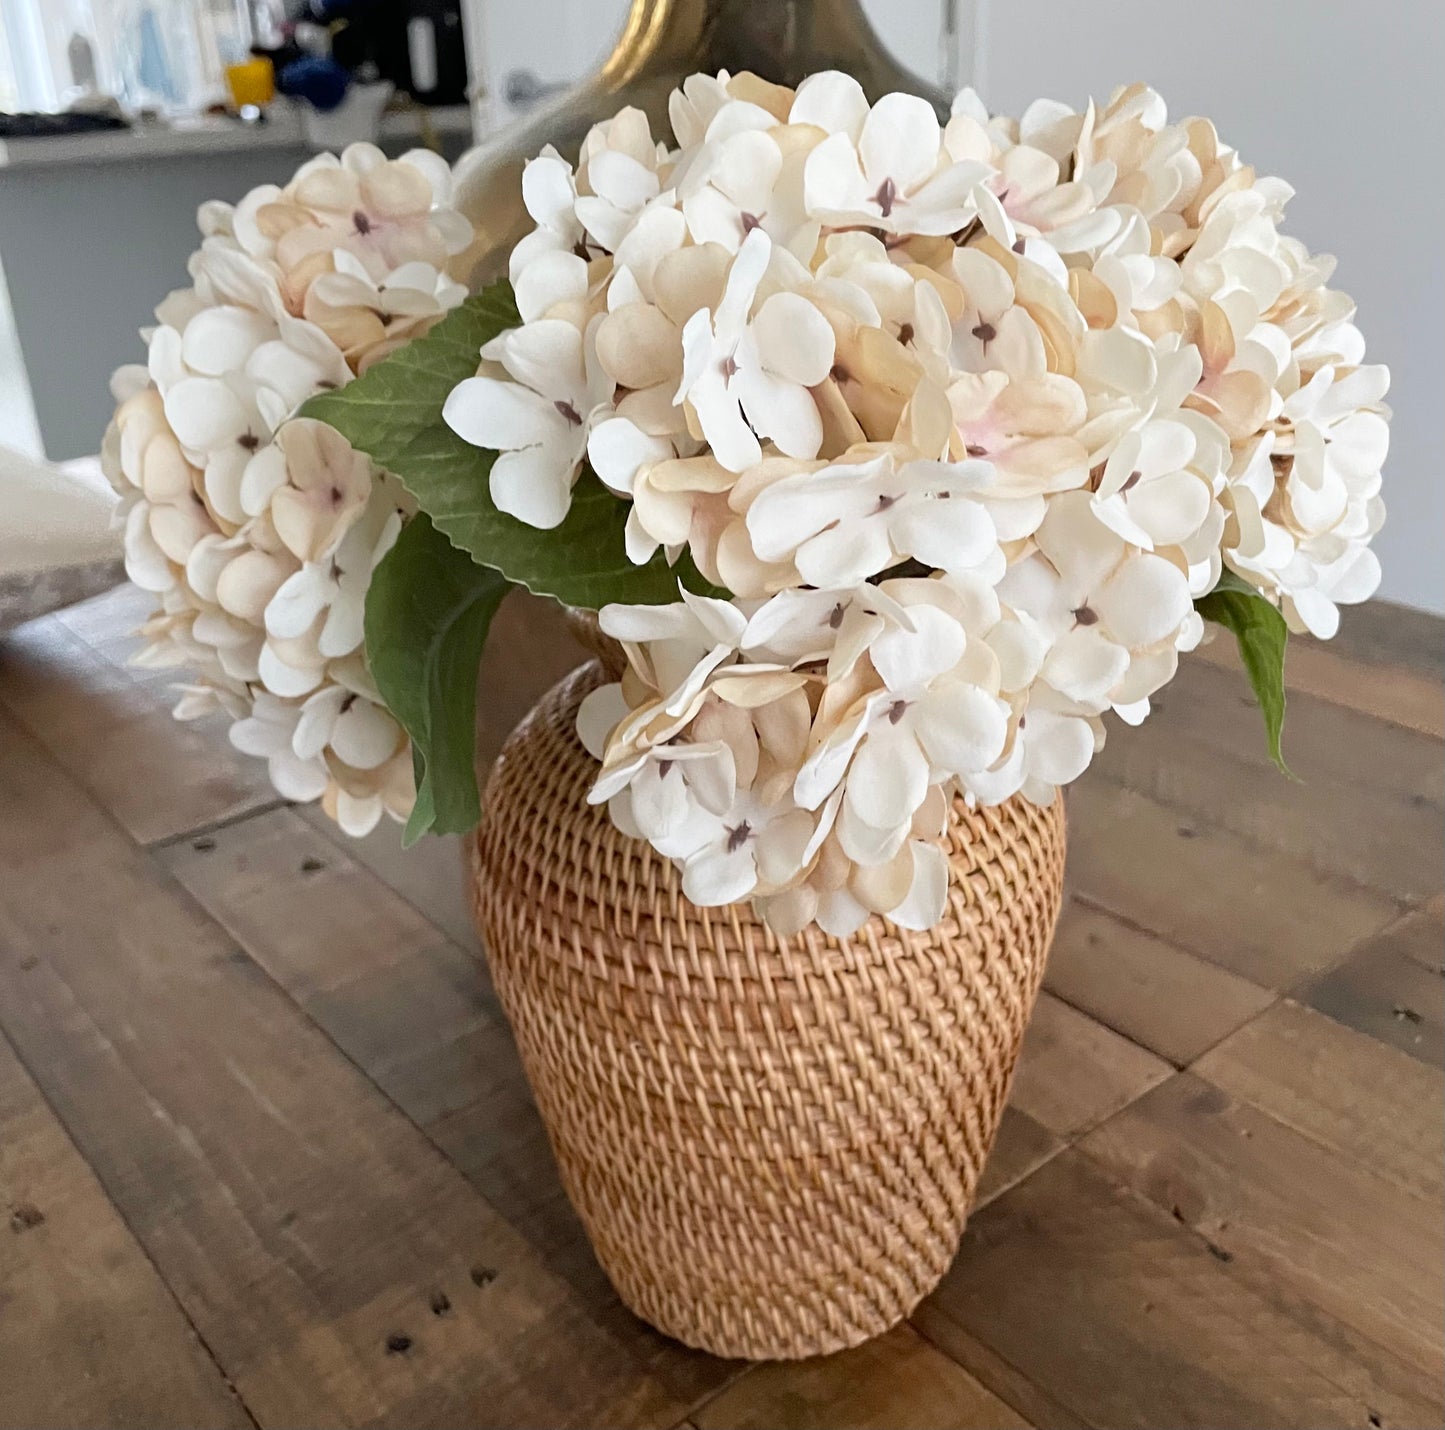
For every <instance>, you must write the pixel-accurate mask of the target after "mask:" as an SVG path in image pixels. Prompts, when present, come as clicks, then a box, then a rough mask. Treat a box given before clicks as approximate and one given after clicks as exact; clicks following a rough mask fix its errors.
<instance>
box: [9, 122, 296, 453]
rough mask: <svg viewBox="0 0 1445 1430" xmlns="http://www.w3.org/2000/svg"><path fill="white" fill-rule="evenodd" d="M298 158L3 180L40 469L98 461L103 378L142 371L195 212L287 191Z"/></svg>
mask: <svg viewBox="0 0 1445 1430" xmlns="http://www.w3.org/2000/svg"><path fill="white" fill-rule="evenodd" d="M306 156H307V151H306V150H302V149H297V150H295V151H294V152H293V151H291V150H289V149H268V150H264V151H262V152H260V153H256V154H245V153H225V154H218V155H214V156H208V157H201V156H196V157H190V156H186V157H180V156H177V157H173V158H167V159H153V160H135V161H117V162H113V163H108V164H84V163H71V164H54V165H50V164H47V165H36V166H34V167H23V168H22V167H19V166H17V167H15V168H11V169H0V255H3V256H4V260H5V277H6V281H7V283H8V285H9V289H10V305H11V308H12V309H13V311H14V314H15V328H16V331H17V333H18V334H19V338H20V351H21V354H22V355H23V357H24V360H25V368H26V371H27V373H28V374H29V378H30V391H31V395H32V397H33V398H34V402H35V415H36V417H37V419H38V420H39V423H40V433H41V437H42V439H43V441H44V445H45V454H46V456H47V457H49V458H50V459H51V460H52V461H66V460H68V459H69V458H71V457H83V456H86V455H87V454H89V453H92V452H97V451H99V450H100V439H101V436H102V434H103V433H104V431H105V425H106V423H107V422H108V421H109V420H110V413H111V408H112V407H113V405H114V404H113V403H112V401H111V398H110V393H109V388H108V385H107V384H108V383H109V379H110V374H111V373H112V372H113V371H114V369H115V368H117V367H118V366H120V364H121V363H126V362H143V361H144V360H145V349H144V347H143V346H142V345H141V341H140V338H139V337H138V336H137V335H136V329H138V328H140V327H143V326H145V325H146V324H149V323H152V322H154V317H153V310H154V308H155V305H156V304H157V303H158V302H159V301H160V300H161V299H162V298H164V297H165V295H166V294H167V293H168V292H170V290H171V289H172V288H180V287H183V286H184V285H185V284H186V282H187V278H186V259H187V257H188V256H189V255H190V253H191V252H192V250H193V249H195V248H196V246H197V244H198V243H199V241H200V239H199V235H198V234H197V232H196V220H195V214H196V209H197V208H198V207H199V205H200V204H201V203H202V202H203V201H204V200H206V199H230V200H235V199H239V198H240V197H241V196H242V195H243V194H244V193H245V192H246V191H247V190H248V189H250V188H253V187H254V186H255V185H257V184H264V183H269V182H274V181H275V180H276V179H277V178H278V177H280V178H282V179H284V177H285V176H286V175H287V174H288V173H290V172H291V171H292V170H293V169H295V168H296V167H297V166H298V165H300V164H301V163H303V162H304V161H305V159H306ZM4 441H5V434H3V433H0V442H4Z"/></svg>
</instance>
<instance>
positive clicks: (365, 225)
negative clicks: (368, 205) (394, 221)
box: [351, 209, 371, 238]
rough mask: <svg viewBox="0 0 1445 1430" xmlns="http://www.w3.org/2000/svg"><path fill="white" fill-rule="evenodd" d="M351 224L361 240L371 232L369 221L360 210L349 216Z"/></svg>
mask: <svg viewBox="0 0 1445 1430" xmlns="http://www.w3.org/2000/svg"><path fill="white" fill-rule="evenodd" d="M351 222H352V225H353V226H354V227H355V229H356V231H357V233H359V234H360V235H361V236H362V237H363V238H365V237H366V235H367V234H369V233H370V232H371V220H370V219H369V218H367V216H366V215H365V214H364V213H362V211H361V210H360V209H357V211H356V212H355V213H354V214H352V215H351Z"/></svg>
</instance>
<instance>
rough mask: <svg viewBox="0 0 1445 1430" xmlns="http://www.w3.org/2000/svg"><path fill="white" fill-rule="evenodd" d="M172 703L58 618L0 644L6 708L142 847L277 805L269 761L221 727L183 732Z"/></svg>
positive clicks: (199, 725)
mask: <svg viewBox="0 0 1445 1430" xmlns="http://www.w3.org/2000/svg"><path fill="white" fill-rule="evenodd" d="M173 703H174V701H173V699H172V698H171V696H170V695H169V693H168V692H167V691H166V690H165V689H163V688H161V687H160V686H159V685H156V684H155V683H153V682H144V683H138V682H137V681H135V680H134V679H132V677H131V675H130V674H129V673H127V672H126V671H124V670H121V669H119V668H118V667H117V665H116V664H114V663H113V662H111V661H108V660H106V659H104V658H103V657H102V656H100V655H97V654H96V653H95V651H93V650H92V649H91V648H90V647H89V646H87V645H86V644H85V643H84V642H83V641H81V640H80V639H79V638H78V637H76V636H73V635H71V634H70V632H69V631H68V630H66V628H65V627H64V626H63V625H61V624H60V622H59V621H58V620H57V619H56V618H54V617H49V618H47V619H45V620H42V621H34V622H32V623H31V624H29V625H27V626H25V627H24V628H23V629H21V630H18V631H13V632H10V633H9V634H7V636H6V638H5V640H4V641H3V642H0V706H3V707H5V708H8V709H9V711H10V712H11V714H12V715H14V717H15V718H16V720H17V721H18V722H19V723H20V724H21V725H23V726H24V727H25V729H27V730H28V731H29V732H30V733H31V734H32V735H34V736H35V737H37V738H38V739H39V740H40V742H41V743H42V744H43V745H44V746H45V748H46V749H47V750H48V751H49V752H50V754H51V755H53V756H54V757H55V759H56V760H57V761H58V763H59V764H60V765H61V766H62V767H63V768H64V769H65V770H66V771H67V772H68V773H69V774H70V775H72V776H73V777H74V778H75V779H76V780H78V781H79V782H80V784H81V785H83V786H84V787H85V789H86V790H88V791H89V792H90V794H91V795H92V796H93V797H94V798H95V799H96V801H97V802H98V803H99V804H100V805H101V806H102V807H103V808H104V809H105V810H106V811H107V812H108V813H109V814H111V815H112V817H114V818H115V819H116V820H117V821H118V822H119V823H120V824H121V826H122V827H123V828H124V829H125V830H126V831H127V832H128V833H129V834H130V835H131V837H132V838H133V839H135V840H137V841H138V842H139V843H142V844H151V843H155V842H158V841H160V840H164V839H170V838H173V837H175V836H176V835H178V834H183V833H185V832H186V831H187V830H191V829H196V828H198V827H200V826H203V825H208V824H212V823H216V822H219V821H222V820H227V819H234V818H235V817H237V816H238V815H241V814H245V813H247V812H248V811H251V810H255V809H261V808H265V807H267V806H269V805H274V804H276V803H278V802H279V798H278V796H277V794H276V792H275V790H273V789H272V788H271V782H270V780H269V779H268V777H267V774H266V766H265V763H264V761H260V760H254V759H251V758H250V757H248V756H246V755H242V754H241V753H240V752H239V751H237V750H235V749H233V748H232V747H231V745H230V743H229V741H228V740H227V739H226V737H225V733H224V732H225V728H226V721H225V719H224V718H223V717H219V716H217V717H214V718H207V719H203V720H198V721H193V722H184V723H183V722H180V721H177V720H175V719H173V718H172V716H171V706H172V704H173Z"/></svg>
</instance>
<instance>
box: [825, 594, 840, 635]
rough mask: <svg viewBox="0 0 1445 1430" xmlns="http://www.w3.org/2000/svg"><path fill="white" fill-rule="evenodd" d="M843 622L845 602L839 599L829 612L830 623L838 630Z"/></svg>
mask: <svg viewBox="0 0 1445 1430" xmlns="http://www.w3.org/2000/svg"><path fill="white" fill-rule="evenodd" d="M842 624H843V603H842V601H839V602H838V604H837V605H836V606H834V607H833V609H832V610H831V611H829V612H828V625H829V627H830V628H831V629H833V630H835V631H836V630H837V629H838V628H839V627H840V626H841V625H842Z"/></svg>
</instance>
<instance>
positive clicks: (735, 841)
mask: <svg viewBox="0 0 1445 1430" xmlns="http://www.w3.org/2000/svg"><path fill="white" fill-rule="evenodd" d="M752 837H753V827H752V825H751V824H749V823H748V822H747V820H746V819H745V820H743V822H742V823H741V824H739V825H736V826H735V827H734V828H732V829H729V830H728V853H729V854H736V853H737V852H738V850H739V849H741V848H742V847H743V845H744V844H746V843H747V842H748V840H749V839H751V838H752Z"/></svg>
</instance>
